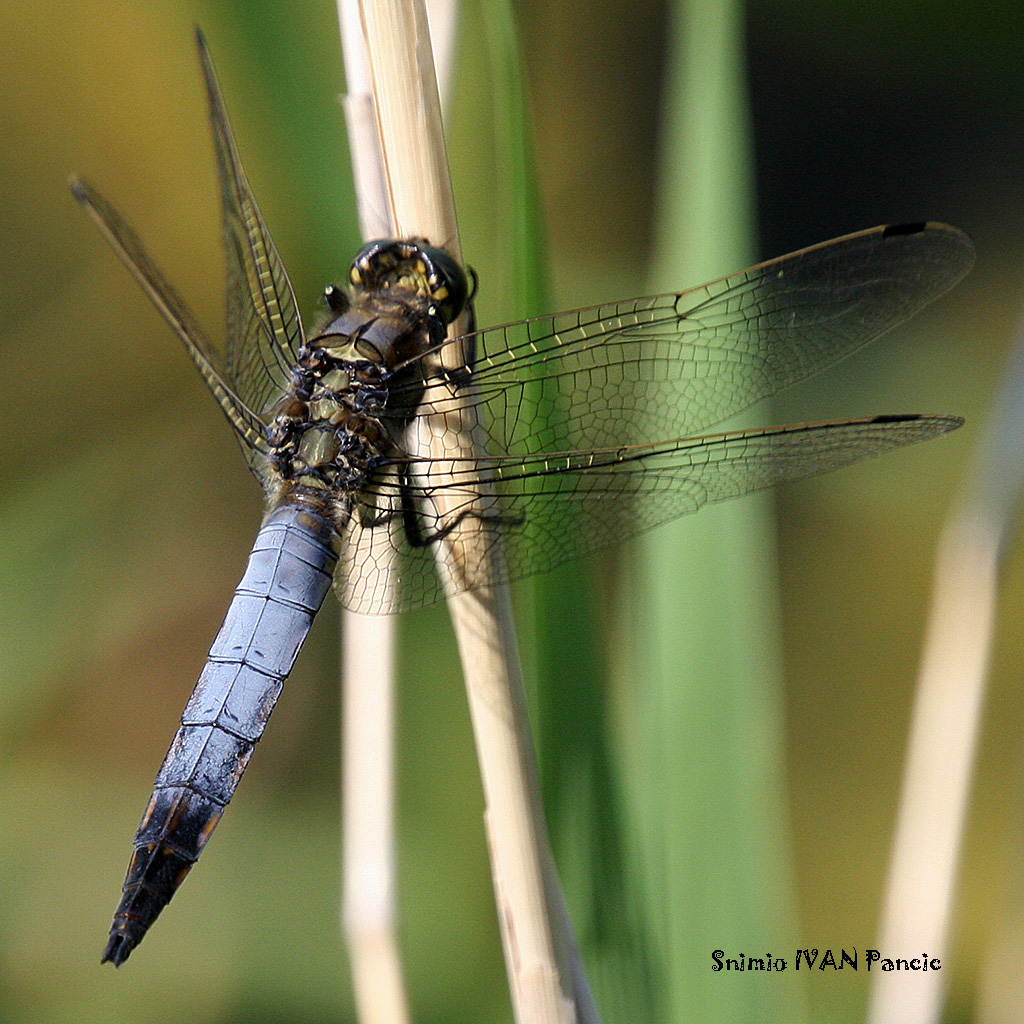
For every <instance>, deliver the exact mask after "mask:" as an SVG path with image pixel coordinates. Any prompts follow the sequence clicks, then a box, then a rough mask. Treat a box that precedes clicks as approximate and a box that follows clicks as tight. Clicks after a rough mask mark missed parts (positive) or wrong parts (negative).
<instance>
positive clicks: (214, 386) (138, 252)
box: [70, 178, 270, 469]
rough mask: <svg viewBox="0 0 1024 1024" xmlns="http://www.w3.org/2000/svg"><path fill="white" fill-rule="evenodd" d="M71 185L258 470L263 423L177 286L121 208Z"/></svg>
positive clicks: (77, 183) (263, 451) (79, 184)
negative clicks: (175, 337)
mask: <svg viewBox="0 0 1024 1024" xmlns="http://www.w3.org/2000/svg"><path fill="white" fill-rule="evenodd" d="M70 184H71V193H72V195H73V196H74V197H75V199H77V200H78V202H79V203H81V204H82V206H83V207H84V208H85V210H86V212H87V213H88V214H89V216H90V217H91V218H92V219H93V220H94V221H95V222H96V225H97V226H98V227H99V229H100V231H101V233H102V234H103V237H104V238H106V240H107V241H108V242H109V243H110V247H111V248H112V249H113V250H114V252H115V253H116V254H117V256H118V257H119V258H120V260H121V262H122V263H123V264H124V265H125V266H126V267H127V268H128V269H129V270H130V271H131V273H132V276H133V277H134V278H135V280H136V281H138V283H139V284H140V285H141V287H142V290H143V291H144V292H145V293H146V295H148V296H149V298H150V300H151V301H152V303H153V305H155V306H156V308H157V309H158V310H160V312H161V313H162V314H163V316H164V319H165V320H166V321H167V322H168V323H169V324H170V325H171V328H172V330H173V331H174V333H175V334H177V335H178V337H179V338H180V339H181V340H182V342H183V343H184V345H185V349H186V351H187V352H188V354H189V355H190V356H191V357H192V362H193V363H195V365H196V369H198V370H199V373H200V374H201V376H202V378H203V380H204V381H206V385H207V387H209V389H210V390H211V391H212V392H213V397H214V398H216V399H217V402H218V404H219V405H220V407H221V409H222V410H223V411H224V415H225V416H227V419H228V422H229V423H230V424H231V426H232V427H233V428H234V430H235V433H236V434H237V435H238V438H239V440H240V442H241V444H242V449H243V451H244V452H245V453H246V458H247V459H248V460H249V464H250V465H251V466H253V468H254V469H257V468H258V466H259V464H260V463H261V462H262V461H263V459H262V456H266V455H268V454H269V451H270V449H269V446H268V445H267V442H266V439H265V437H264V429H263V422H262V420H261V419H260V417H259V416H258V415H257V414H256V413H255V412H254V411H253V410H252V409H251V408H250V406H249V405H248V403H247V402H246V401H245V399H244V397H243V396H242V395H240V394H239V393H238V392H237V391H236V390H235V388H234V386H233V384H232V383H231V381H230V378H229V377H228V376H227V375H225V373H224V370H223V369H222V368H221V366H220V360H219V359H218V358H217V354H216V352H215V351H214V348H213V346H212V345H211V344H210V342H209V341H208V340H207V338H206V336H205V335H204V334H203V331H202V328H201V327H200V326H199V323H198V321H197V320H196V318H195V316H194V314H193V313H192V311H191V310H190V309H189V308H188V306H187V305H186V304H185V301H184V299H182V298H181V296H180V295H178V293H177V292H176V291H175V290H174V288H172V287H171V285H170V283H169V282H168V281H167V279H166V278H165V277H164V275H163V274H162V273H161V272H160V268H159V267H158V266H157V265H156V264H155V263H154V262H153V260H152V258H151V257H150V256H149V254H148V253H147V252H146V250H145V248H144V247H143V245H142V242H141V241H140V240H139V237H138V235H136V234H135V232H134V231H133V230H132V229H131V228H130V227H129V226H128V223H127V222H126V221H125V219H124V218H123V217H122V216H121V215H120V214H119V213H118V212H117V210H116V209H115V208H114V207H113V206H111V204H110V203H108V202H107V201H106V199H104V198H103V196H102V195H100V194H99V192H97V191H96V190H95V189H94V188H92V186H91V185H89V184H87V183H86V182H84V181H82V180H81V179H79V178H72V179H71V182H70Z"/></svg>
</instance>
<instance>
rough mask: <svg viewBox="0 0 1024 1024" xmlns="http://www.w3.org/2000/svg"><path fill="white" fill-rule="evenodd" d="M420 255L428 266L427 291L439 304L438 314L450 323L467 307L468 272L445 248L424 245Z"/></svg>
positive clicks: (421, 247)
mask: <svg viewBox="0 0 1024 1024" xmlns="http://www.w3.org/2000/svg"><path fill="white" fill-rule="evenodd" d="M420 255H421V257H422V259H423V264H424V266H425V268H426V283H427V292H428V294H429V296H430V298H431V299H432V300H433V301H434V302H435V303H436V304H437V312H438V315H439V316H440V317H441V319H442V320H444V322H445V323H446V324H450V323H451V322H452V321H453V320H454V319H455V318H456V317H457V316H458V315H459V314H460V313H461V312H462V311H463V309H465V307H466V302H467V301H468V299H469V282H468V280H467V278H466V272H465V270H463V269H462V267H460V266H459V264H458V263H457V262H456V260H455V259H454V258H453V257H452V255H451V254H450V253H448V252H446V251H445V250H444V249H436V248H434V247H433V246H430V245H423V246H420Z"/></svg>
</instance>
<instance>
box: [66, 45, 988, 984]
mask: <svg viewBox="0 0 1024 1024" xmlns="http://www.w3.org/2000/svg"><path fill="white" fill-rule="evenodd" d="M197 45H198V49H199V59H200V65H201V68H202V73H203V78H204V81H205V86H206V93H207V99H208V101H209V115H210V121H211V125H212V129H213V139H214V148H215V151H216V158H217V167H218V173H219V178H220V187H221V201H222V212H223V228H224V242H225V249H226V264H227V314H228V315H227V338H226V346H225V351H224V355H223V356H221V355H220V354H219V352H218V351H217V349H216V348H215V347H214V346H213V345H212V344H211V343H210V341H209V340H208V339H207V337H206V335H205V334H204V333H203V331H202V329H201V327H200V326H199V323H198V321H197V319H196V317H195V316H194V315H193V314H192V313H191V311H190V310H189V308H188V306H187V305H186V303H185V302H184V301H183V300H182V299H181V298H180V296H179V295H178V294H177V292H176V291H175V290H174V288H173V287H172V286H171V285H170V284H169V283H168V281H167V279H166V278H165V276H164V275H163V273H162V272H161V271H160V269H159V268H158V267H157V266H156V264H155V263H154V262H153V260H152V259H151V258H150V257H149V255H148V254H147V252H146V250H145V249H144V247H143V245H142V243H141V242H140V240H139V238H138V237H137V236H136V234H135V233H134V232H133V230H132V229H131V228H130V227H129V226H128V224H127V223H126V221H125V220H124V219H123V218H122V216H121V215H120V214H119V213H118V212H117V210H116V209H115V208H114V207H113V206H112V205H111V204H110V203H108V202H107V201H106V200H105V199H104V198H103V196H102V195H101V194H100V193H99V192H97V191H96V190H95V189H94V188H92V187H91V186H90V185H88V184H87V183H86V182H84V181H82V180H81V179H78V178H73V179H72V181H71V189H72V192H73V194H74V196H75V198H76V199H77V200H78V201H79V202H80V203H81V204H82V206H83V207H84V208H85V210H86V211H87V213H88V214H89V215H90V216H91V217H92V219H93V220H94V221H95V222H96V224H97V225H98V226H99V229H100V231H101V232H102V233H103V235H104V236H105V237H106V240H107V241H108V242H109V243H110V245H111V246H112V247H113V249H114V251H115V253H116V254H117V255H118V256H119V257H120V259H121V260H122V262H123V263H124V264H125V265H126V266H127V268H128V269H129V270H130V271H131V273H132V274H133V275H134V277H135V279H136V280H137V282H138V283H139V284H140V285H141V287H142V289H143V291H144V292H145V293H146V294H147V295H148V296H149V298H150V299H151V300H152V301H153V303H154V304H155V305H156V307H157V309H159V311H160V312H161V313H162V314H163V316H164V318H165V319H166V320H167V322H168V323H169V324H170V327H171V328H172V330H173V331H174V333H175V334H176V335H177V336H178V337H179V338H180V340H181V341H182V342H183V343H184V345H185V349H186V351H187V353H188V354H189V356H191V358H192V361H193V362H194V364H195V365H196V367H197V368H198V370H199V373H200V374H201V376H202V378H203V380H204V381H205V382H206V384H207V386H208V387H209V389H210V391H211V392H212V394H213V397H214V398H215V399H216V401H217V403H218V404H219V406H220V408H221V410H222V412H223V413H224V415H225V416H226V418H227V420H228V423H229V424H230V425H231V427H232V429H233V431H234V434H235V437H236V438H237V440H238V441H239V442H240V444H241V448H242V452H243V454H244V456H245V458H246V460H247V462H248V464H249V466H250V468H251V469H252V471H253V473H254V474H255V475H256V477H257V479H258V480H259V481H260V483H261V484H262V486H263V489H264V492H265V495H266V501H267V513H266V516H265V518H264V520H263V523H262V525H261V526H260V528H259V531H258V533H257V535H256V540H255V543H254V545H253V548H252V553H251V554H250V556H249V559H248V562H247V565H246V568H245V572H244V574H243V576H242V580H241V582H240V583H239V585H238V588H237V590H236V591H235V594H234V596H233V598H232V600H231V602H230V605H229V607H228V611H227V615H226V617H225V620H224V623H223V625H222V626H221V629H220V631H219V632H218V634H217V636H216V638H215V640H214V641H213V645H212V647H211V648H210V653H209V657H208V660H207V662H206V664H205V667H204V668H203V670H202V673H201V674H200V676H199V680H198V682H197V683H196V686H195V689H194V691H193V693H192V695H191V697H190V698H189V700H188V703H187V705H186V707H185V710H184V712H183V714H182V717H181V725H180V727H179V728H178V730H177V732H176V734H175V736H174V739H173V741H172V743H171V745H170V749H169V751H168V753H167V756H166V758H165V759H164V761H163V764H162V766H161V768H160V770H159V773H158V774H157V777H156V782H155V785H154V790H153V794H152V797H151V799H150V801H149V804H148V806H147V807H146V810H145V813H144V814H143V817H142V822H141V824H140V825H139V828H138V831H137V833H136V835H135V839H134V843H133V852H132V855H131V860H130V863H129V867H128V871H127V875H126V878H125V882H124V885H123V889H122V893H121V897H120V902H119V904H118V907H117V910H116V913H115V916H114V920H113V924H112V926H111V929H110V935H109V940H108V944H107V946H106V949H105V951H104V954H103V961H104V962H106V961H111V962H113V963H114V964H115V966H120V965H121V964H122V963H124V962H125V960H127V958H128V957H129V955H130V954H131V952H132V950H133V949H134V948H135V947H136V946H137V945H138V944H139V942H140V941H141V940H142V938H143V937H144V936H145V934H146V932H147V930H148V929H149V927H150V926H151V925H152V924H153V922H154V920H155V919H156V917H157V916H158V914H159V913H160V912H161V910H162V909H163V907H164V906H166V904H167V903H168V902H169V901H170V899H171V897H172V896H173V895H174V893H175V892H176V891H177V889H178V887H179V886H180V885H181V883H182V881H183V879H184V878H185V876H186V875H187V874H188V872H189V870H190V869H191V868H192V866H193V864H195V862H196V861H197V859H198V858H199V855H200V853H201V852H202V850H203V848H204V847H205V845H206V843H207V841H208V839H209V838H210V835H211V833H212V832H213V829H214V828H215V826H216V825H217V823H218V822H219V821H220V819H221V816H222V815H223V812H224V809H225V807H226V806H227V804H228V802H229V801H230V800H231V798H232V796H233V795H234V793H235V791H236V788H237V786H238V784H239V780H240V779H241V777H242V774H243V773H244V771H245V769H246V767H247V766H248V764H249V761H250V758H251V756H252V753H253V749H254V747H255V745H256V743H257V741H258V740H259V739H260V737H261V735H262V734H263V731H264V728H265V727H266V724H267V721H268V719H269V717H270V714H271V711H272V710H273V708H274V705H275V703H276V701H277V699H278V697H279V695H280V693H281V690H282V688H283V685H284V682H285V680H286V678H287V677H288V674H289V672H290V671H291V669H292V666H293V665H294V663H295V660H296V658H297V656H298V654H299V650H300V648H301V647H302V644H303V641H304V640H305V637H306V635H307V633H308V631H309V629H310V626H311V624H312V622H313V618H314V616H315V615H316V613H317V611H318V610H319V608H320V606H321V603H322V602H323V600H324V598H325V596H326V594H327V591H328V590H329V589H330V588H331V586H332V583H333V588H334V590H335V592H336V594H337V596H338V598H339V600H340V602H341V603H342V605H344V606H345V607H347V608H350V609H353V610H355V611H357V612H364V613H390V612H396V611H400V610H403V609H408V608H414V607H418V606H421V605H425V604H429V603H432V602H435V601H437V600H439V599H441V597H442V596H444V594H445V592H446V591H447V592H449V593H454V592H459V591H463V590H475V589H478V588H485V587H489V586H493V585H495V584H498V583H501V582H504V581H507V580H514V579H518V578H521V577H524V576H527V575H529V574H531V573H535V572H539V571H543V570H545V569H548V568H551V567H553V566H555V565H558V564H559V563H561V562H564V561H566V560H568V559H571V558H576V557H579V556H581V555H584V554H586V553H588V552H591V551H593V550H595V549H598V548H600V547H602V546H604V545H607V544H610V543H613V542H615V541H617V540H619V539H621V538H623V537H625V536H628V535H630V534H635V533H638V532H639V531H642V530H647V529H650V528H652V527H655V526H657V525H659V524H661V523H664V522H667V521H669V520H672V519H675V518H676V517H678V516H681V515H683V514H685V513H688V512H694V511H696V510H697V509H699V508H700V507H702V506H703V505H705V504H708V503H711V502H717V501H722V500H724V499H727V498H733V497H736V496H739V495H743V494H747V493H748V492H751V491H754V490H756V489H759V488H764V487H768V486H771V485H774V484H777V483H780V482H783V481H790V480H796V479H799V478H802V477H806V476H810V475H812V474H816V473H822V472H825V471H827V470H832V469H836V468H838V467H841V466H845V465H847V464H850V463H853V462H856V461H857V460H859V459H862V458H865V457H867V456H873V455H878V454H880V453H882V452H886V451H888V450H891V449H893V448H896V447H899V446H902V445H907V444H911V443H914V442H917V441H923V440H925V439H928V438H933V437H937V436H939V435H942V434H945V433H947V432H948V431H951V430H953V429H955V428H957V427H958V426H960V425H961V423H962V420H961V419H959V418H958V417H955V416H924V415H915V414H907V415H885V416H874V417H870V418H865V419H853V420H845V421H841V422H828V423H812V424H796V425H790V426H777V427H770V428H763V429H745V430H732V431H726V432H721V433H713V434H707V433H705V431H707V429H708V428H709V427H711V426H713V425H717V424H719V423H721V422H722V421H723V420H726V419H728V418H729V417H731V416H733V415H735V414H737V413H739V412H740V411H741V410H744V409H746V408H747V407H748V406H751V405H752V404H754V403H755V402H757V401H759V400H761V399H763V398H766V397H767V396H770V395H773V394H775V393H776V392H778V391H779V390H781V389H782V388H785V387H787V386H789V385H791V384H794V383H796V382H797V381H802V380H804V379H805V378H807V377H810V376H811V375H812V374H815V373H817V372H819V371H821V370H823V369H824V368H826V367H828V366H830V365H832V364H833V363H835V362H836V361H838V360H839V359H842V358H843V357H845V356H848V355H849V354H850V353H852V352H854V351H856V350H857V349H859V348H860V347H861V346H863V345H865V344H866V343H868V342H869V341H871V340H873V339H875V338H877V337H878V336H879V335H881V334H882V333H883V332H885V331H887V330H889V329H890V328H892V327H894V326H895V325H897V324H899V323H901V322H902V321H904V320H906V319H907V318H908V317H910V316H912V315H913V314H914V313H916V312H917V311H918V310H920V309H921V308H922V307H923V306H925V305H926V304H927V303H929V302H931V301H932V300H934V299H935V298H937V297H938V296H940V295H941V294H942V293H944V292H945V291H946V290H947V289H949V288H950V287H952V286H953V284H955V283H956V282H957V281H958V280H959V279H960V278H961V277H963V275H964V274H966V273H967V271H968V270H969V269H970V266H971V264H972V262H973V246H972V244H971V242H970V240H969V239H968V238H967V236H966V235H964V234H963V233H962V232H960V231H958V230H957V229H955V228H952V227H949V226H946V225H943V224H938V223H920V224H911V225H902V226H889V227H878V228H874V229H871V230H868V231H862V232H859V233H857V234H851V235H846V236H844V237H842V238H837V239H835V240H833V241H829V242H824V243H822V244H820V245H815V246H812V247H810V248H806V249H802V250H800V251H798V252H794V253H791V254H790V255H788V256H783V257H781V258H778V259H774V260H770V261H768V262H766V263H761V264H759V265H757V266H755V267H752V268H750V269H748V270H744V271H741V272H739V273H736V274H732V275H730V276H728V277H723V278H721V279H719V280H716V281H712V282H710V283H708V284H704V285H701V286H700V287H697V288H691V289H689V290H687V291H681V292H675V293H669V294H663V295H654V296H648V297H642V298H631V299H628V300H626V301H621V302H613V303H609V304H606V305H602V306H594V307H589V308H585V309H576V310H572V311H570V312H564V313H557V314H554V315H548V316H541V317H536V318H532V319H528V320H521V321H518V322H515V323H509V324H505V325H502V326H497V327H488V328H485V329H481V330H476V329H473V330H471V331H468V332H466V333H463V334H461V335H460V336H458V337H449V336H448V335H449V334H450V333H452V332H450V331H449V326H450V325H451V324H453V323H454V322H455V321H456V320H457V319H458V318H459V316H460V315H461V314H463V313H464V312H465V311H466V310H467V308H468V307H470V306H471V304H472V292H473V287H471V285H470V277H469V275H468V274H467V273H466V271H465V270H464V269H463V268H462V266H461V265H460V264H459V263H458V262H457V261H456V260H455V259H454V258H453V257H452V256H451V255H450V254H449V253H448V252H446V251H445V250H444V248H443V247H441V246H439V245H436V244H431V243H430V242H429V241H428V240H425V239H382V240H377V241H374V242H371V243H369V244H367V245H365V246H364V247H363V248H362V249H361V250H360V251H359V252H358V254H357V255H356V257H355V259H354V260H353V262H352V264H351V268H350V270H349V274H348V278H347V281H346V282H345V283H344V285H331V286H329V287H328V288H327V289H326V291H325V293H324V302H325V310H324V311H323V312H322V313H321V316H320V323H319V325H318V326H317V327H316V328H315V329H314V330H312V331H310V332H309V333H308V334H307V333H306V332H305V331H304V329H303V325H302V321H301V318H300V315H299V311H298V307H297V303H296V299H295V293H294V291H293V290H292V286H291V284H290V282H289V279H288V275H287V273H286V271H285V268H284V265H283V263H282V261H281V258H280V256H279V255H278V252H277V249H276V248H275V246H274V243H273V240H272V238H271V236H270V233H269V231H268V230H267V227H266V225H265V224H264V222H263V218H262V217H261V215H260V212H259V209H258V207H257V205H256V201H255V199H254V198H253V195H252V192H251V190H250V188H249V185H248V182H247V180H246V177H245V173H244V171H243V169H242V165H241V162H240V159H239V155H238V150H237V147H236V144H235V141H234V137H233V135H232V131H231V127H230V124H229V122H228V116H227V111H226V108H225V104H224V100H223V97H222V95H221V91H220V88H219V86H218V83H217V79H216V76H215V72H214V68H213V64H212V61H211V58H210V54H209V51H208V49H207V46H206V44H205V41H204V39H203V36H202V33H201V32H198V31H197ZM467 417H469V418H470V419H468V420H467ZM467 422H470V423H471V424H472V430H473V431H475V432H476V436H477V437H478V438H479V439H481V444H479V445H476V446H474V445H469V446H467V444H466V443H465V442H464V440H463V438H464V435H465V432H466V429H467ZM424 437H426V438H427V439H428V442H429V443H424V440H423V438H424ZM657 438H668V440H657ZM467 533H468V534H469V535H470V537H471V539H473V540H474V542H475V543H476V544H477V545H478V546H480V545H482V546H483V547H484V548H485V549H486V548H487V547H488V545H491V546H496V545H499V544H500V545H501V550H502V555H501V557H499V558H489V557H476V558H472V557H468V558H467V557H462V554H464V552H465V549H466V548H467V547H468V545H466V544H463V545H462V547H459V544H458V543H457V539H458V538H460V537H464V536H465V535H466V534H467ZM444 548H450V549H451V550H453V551H455V550H458V551H459V552H460V553H461V554H460V557H459V558H452V559H449V561H450V562H452V561H454V562H457V563H459V564H458V566H457V570H456V571H455V572H453V573H448V574H447V578H445V579H443V578H442V575H443V574H440V573H439V571H438V568H437V556H438V553H439V551H440V550H441V549H444ZM484 553H485V555H486V554H487V551H486V550H485V552H484Z"/></svg>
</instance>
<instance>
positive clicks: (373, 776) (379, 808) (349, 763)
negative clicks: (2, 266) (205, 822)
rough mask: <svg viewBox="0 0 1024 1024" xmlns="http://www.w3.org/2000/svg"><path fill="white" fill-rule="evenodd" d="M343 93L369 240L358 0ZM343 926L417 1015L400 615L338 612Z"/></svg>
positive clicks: (368, 124)
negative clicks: (401, 775) (403, 871)
mask: <svg viewBox="0 0 1024 1024" xmlns="http://www.w3.org/2000/svg"><path fill="white" fill-rule="evenodd" d="M338 20H339V23H340V26H341V41H342V51H343V55H344V60H345V83H346V87H347V92H346V95H345V96H344V97H343V99H342V104H343V107H344V110H345V123H346V126H347V128H348V140H349V152H350V154H351V158H352V175H353V181H354V183H355V190H356V205H357V208H358V212H359V226H360V231H361V233H362V236H363V241H369V240H370V239H373V238H383V237H387V236H389V235H392V234H393V233H394V231H393V228H392V227H391V224H390V223H389V221H388V216H387V213H388V208H387V200H386V192H385V188H384V170H383V158H382V156H381V152H380V143H379V141H378V137H377V120H376V116H375V114H374V110H373V90H372V87H371V84H370V71H369V65H368V63H367V55H366V44H365V41H364V39H363V32H362V27H361V25H360V20H359V6H358V3H357V2H356V0H338ZM341 644H342V650H341V671H342V677H341V689H342V694H341V739H342V742H341V789H342V796H341V808H342V821H341V835H342V907H341V919H342V931H343V934H344V935H345V943H346V946H347V948H348V955H349V962H350V965H351V970H352V985H353V991H354V995H355V1002H356V1015H357V1017H358V1019H359V1021H360V1022H361V1024H409V1022H410V1020H411V1016H410V1012H409V1001H408V998H407V995H406V985H405V979H404V976H403V972H402V960H401V952H400V948H399V943H398V934H397V916H398V910H397V895H396V894H397V890H398V885H397V878H396V871H397V868H396V852H395V758H394V751H395V712H394V708H395V619H394V617H393V616H390V615H360V614H358V613H356V612H350V611H346V610H344V609H343V610H342V613H341Z"/></svg>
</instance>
